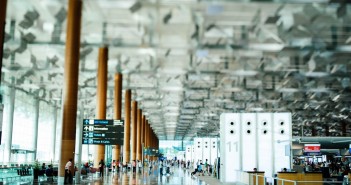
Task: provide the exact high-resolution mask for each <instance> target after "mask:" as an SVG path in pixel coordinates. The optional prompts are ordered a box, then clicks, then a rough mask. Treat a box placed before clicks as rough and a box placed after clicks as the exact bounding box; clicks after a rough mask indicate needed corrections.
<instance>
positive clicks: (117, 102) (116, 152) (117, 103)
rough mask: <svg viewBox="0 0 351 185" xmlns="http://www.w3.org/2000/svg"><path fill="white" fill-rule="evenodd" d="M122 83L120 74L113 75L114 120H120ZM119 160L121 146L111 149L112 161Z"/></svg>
mask: <svg viewBox="0 0 351 185" xmlns="http://www.w3.org/2000/svg"><path fill="white" fill-rule="evenodd" d="M122 81H123V77H122V74H121V73H117V74H115V92H114V119H117V120H121V119H122V88H123V87H122ZM120 159H121V146H120V145H115V146H114V147H113V149H112V160H116V161H118V160H120Z"/></svg>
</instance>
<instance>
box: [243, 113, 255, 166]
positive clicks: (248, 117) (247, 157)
mask: <svg viewBox="0 0 351 185" xmlns="http://www.w3.org/2000/svg"><path fill="white" fill-rule="evenodd" d="M256 136H257V133H256V113H242V114H241V139H242V140H241V141H242V145H243V147H242V161H244V162H243V163H242V170H243V171H252V170H253V169H254V168H257V166H256V164H257V163H256V153H257V152H256Z"/></svg>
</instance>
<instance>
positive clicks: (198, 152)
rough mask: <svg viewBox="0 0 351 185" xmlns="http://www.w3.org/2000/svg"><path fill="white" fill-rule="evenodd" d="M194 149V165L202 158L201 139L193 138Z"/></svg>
mask: <svg viewBox="0 0 351 185" xmlns="http://www.w3.org/2000/svg"><path fill="white" fill-rule="evenodd" d="M194 147H195V157H194V163H195V164H196V163H197V162H198V161H199V160H202V157H203V141H202V138H194Z"/></svg>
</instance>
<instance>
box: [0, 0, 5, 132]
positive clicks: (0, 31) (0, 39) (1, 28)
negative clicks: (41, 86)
mask: <svg viewBox="0 0 351 185" xmlns="http://www.w3.org/2000/svg"><path fill="white" fill-rule="evenodd" d="M6 8H7V0H1V1H0V69H1V68H2V56H3V51H4V37H5V23H6ZM1 73H2V70H0V84H1V79H2V78H1ZM0 137H1V136H0Z"/></svg>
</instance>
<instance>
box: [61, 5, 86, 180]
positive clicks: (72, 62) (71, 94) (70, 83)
mask: <svg viewBox="0 0 351 185" xmlns="http://www.w3.org/2000/svg"><path fill="white" fill-rule="evenodd" d="M81 13H82V1H81V0H69V1H68V13H67V29H66V32H67V33H66V52H65V64H64V87H63V100H62V101H63V102H62V109H63V111H62V112H63V113H62V137H61V139H62V145H61V154H60V165H59V176H61V177H63V176H65V165H66V163H67V161H68V160H69V159H72V160H73V161H72V163H73V164H74V151H75V141H76V120H77V96H78V74H79V49H80V26H81Z"/></svg>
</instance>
